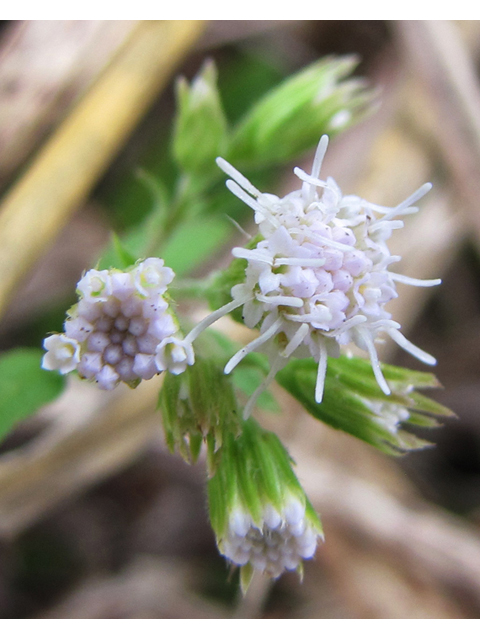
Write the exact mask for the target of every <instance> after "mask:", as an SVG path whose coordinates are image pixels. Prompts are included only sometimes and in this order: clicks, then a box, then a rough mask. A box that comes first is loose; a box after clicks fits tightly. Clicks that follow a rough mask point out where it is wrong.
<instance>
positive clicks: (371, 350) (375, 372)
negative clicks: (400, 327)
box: [357, 327, 395, 396]
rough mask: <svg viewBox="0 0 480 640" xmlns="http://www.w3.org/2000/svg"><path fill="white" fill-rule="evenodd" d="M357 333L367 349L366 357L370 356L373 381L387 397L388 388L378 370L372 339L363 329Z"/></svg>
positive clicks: (378, 365)
mask: <svg viewBox="0 0 480 640" xmlns="http://www.w3.org/2000/svg"><path fill="white" fill-rule="evenodd" d="M357 331H358V333H359V335H360V336H361V338H362V339H363V342H364V343H365V346H366V347H367V351H368V355H369V356H370V362H371V363H372V369H373V375H374V376H375V380H376V381H377V384H378V386H379V387H380V389H381V390H382V391H383V393H384V394H385V395H387V396H389V395H390V393H391V392H390V388H389V386H388V384H387V381H386V380H385V378H384V376H383V373H382V370H381V368H380V362H379V360H378V354H377V350H376V349H375V344H374V342H373V338H372V336H371V335H370V334H369V333H368V331H367V330H366V329H364V328H363V327H359V328H358V329H357ZM391 331H395V329H391Z"/></svg>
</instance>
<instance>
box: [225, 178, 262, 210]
mask: <svg viewBox="0 0 480 640" xmlns="http://www.w3.org/2000/svg"><path fill="white" fill-rule="evenodd" d="M225 184H226V185H227V188H228V189H229V190H230V191H231V192H232V193H233V195H234V196H237V198H239V199H240V200H242V201H243V202H244V203H245V204H246V205H247V206H248V207H250V208H251V209H253V210H254V211H257V209H259V208H260V207H259V204H258V202H257V201H256V200H255V198H252V196H249V195H248V193H246V192H245V191H244V190H243V189H242V187H240V186H239V185H238V184H237V183H236V182H234V181H233V180H227V182H226V183H225Z"/></svg>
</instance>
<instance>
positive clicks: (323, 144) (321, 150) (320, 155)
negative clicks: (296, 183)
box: [312, 135, 328, 178]
mask: <svg viewBox="0 0 480 640" xmlns="http://www.w3.org/2000/svg"><path fill="white" fill-rule="evenodd" d="M327 147H328V136H327V135H323V136H322V137H321V138H320V142H319V143H318V147H317V150H316V151H315V157H314V159H313V164H312V177H314V178H318V176H319V175H320V171H321V169H322V164H323V159H324V158H325V153H326V152H327Z"/></svg>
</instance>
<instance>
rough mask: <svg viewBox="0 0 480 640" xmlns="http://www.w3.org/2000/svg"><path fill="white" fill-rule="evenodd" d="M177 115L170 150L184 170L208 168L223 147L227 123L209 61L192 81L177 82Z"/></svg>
mask: <svg viewBox="0 0 480 640" xmlns="http://www.w3.org/2000/svg"><path fill="white" fill-rule="evenodd" d="M177 100H178V109H177V118H176V122H175V133H174V138H173V152H174V157H175V159H176V161H177V162H178V164H179V166H180V167H181V168H182V169H183V170H184V171H186V172H187V173H198V172H200V171H202V170H206V171H208V170H209V169H210V168H211V167H212V166H213V163H214V161H215V158H216V156H217V155H218V154H219V153H222V152H223V150H224V149H225V144H226V136H227V124H226V118H225V115H224V112H223V108H222V104H221V101H220V96H219V93H218V89H217V70H216V68H215V65H214V63H213V61H208V62H207V63H206V64H205V65H204V66H203V68H202V69H201V71H200V73H199V74H198V75H197V76H196V78H195V79H194V80H193V82H192V83H191V85H188V82H187V81H186V80H185V78H180V79H179V81H178V84H177Z"/></svg>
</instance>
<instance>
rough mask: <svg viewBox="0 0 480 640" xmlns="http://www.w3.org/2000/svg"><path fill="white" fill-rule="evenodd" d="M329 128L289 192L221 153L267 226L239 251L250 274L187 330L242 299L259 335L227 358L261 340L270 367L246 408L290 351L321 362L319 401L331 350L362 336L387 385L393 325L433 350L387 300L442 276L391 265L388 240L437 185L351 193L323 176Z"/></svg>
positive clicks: (398, 338) (400, 339) (232, 185)
mask: <svg viewBox="0 0 480 640" xmlns="http://www.w3.org/2000/svg"><path fill="white" fill-rule="evenodd" d="M327 144H328V137H327V136H323V137H322V138H321V140H320V143H319V145H318V148H317V152H316V154H315V158H314V161H313V168H312V172H311V174H307V173H305V172H304V171H302V170H301V169H299V168H296V169H295V170H294V172H295V174H296V175H297V176H298V177H299V178H300V180H301V181H302V186H301V188H300V189H298V190H297V191H293V192H292V193H289V194H288V195H286V196H284V197H283V198H279V197H278V196H275V195H272V194H268V193H261V192H260V191H259V190H258V189H256V187H254V186H253V185H252V184H251V183H250V182H249V181H248V180H247V178H245V177H244V176H243V175H242V174H241V173H239V172H238V171H237V170H236V169H235V168H234V167H232V166H231V165H230V164H229V163H228V162H226V161H225V160H223V159H222V158H218V159H217V163H218V165H219V167H220V168H221V169H222V170H223V171H225V173H227V174H228V175H229V176H230V178H231V179H230V180H227V187H228V188H229V189H230V191H231V192H232V193H233V194H234V195H236V196H237V197H238V198H240V199H241V200H242V201H243V202H245V203H246V204H247V205H248V206H249V207H251V208H252V209H253V211H254V215H255V222H256V223H257V224H258V226H259V231H260V234H261V235H262V236H263V239H261V240H260V241H259V242H258V243H257V245H256V246H255V247H253V248H250V249H246V248H242V247H237V248H235V249H233V251H232V253H233V255H234V256H235V257H236V258H242V259H244V260H246V261H247V267H246V269H245V280H244V282H243V283H241V284H239V285H236V286H234V287H233V289H232V298H233V300H232V302H231V303H229V304H227V305H225V306H224V307H222V308H221V309H219V310H217V311H215V312H214V313H212V314H211V315H210V316H209V317H207V318H206V319H204V320H203V321H202V322H201V323H200V324H199V325H197V327H195V328H194V329H193V330H192V331H191V332H190V334H189V336H187V340H193V339H195V338H196V336H198V335H199V333H200V332H201V331H202V330H203V329H204V328H206V327H207V326H209V325H210V324H211V323H212V322H214V321H215V320H217V319H218V318H220V317H221V316H222V315H225V314H226V313H230V312H231V311H233V310H234V309H236V308H238V307H242V315H243V318H244V321H245V324H246V325H247V326H249V327H250V328H254V327H258V329H259V331H260V335H259V336H258V337H257V338H255V339H254V340H253V341H252V342H251V343H250V344H248V345H247V346H246V347H244V348H243V349H241V350H240V351H239V352H238V353H237V354H236V355H235V356H233V358H231V360H230V361H229V362H228V363H227V365H226V367H225V373H230V372H231V371H232V369H233V368H234V367H235V366H236V365H237V364H238V363H239V362H240V361H241V360H242V359H243V358H244V357H245V356H246V355H247V354H248V353H250V352H252V351H254V350H259V349H262V350H264V351H266V352H267V353H268V355H269V358H270V364H271V371H270V375H269V376H267V378H266V380H265V382H264V383H263V384H262V385H261V387H260V388H259V389H258V390H257V392H255V394H254V395H253V396H252V397H251V398H250V401H249V403H248V405H247V407H246V411H245V415H246V416H248V415H249V413H250V411H251V409H252V407H253V405H254V403H255V401H256V398H257V397H258V395H259V393H261V391H262V390H263V389H264V388H265V386H266V385H267V384H269V382H270V381H271V380H272V379H273V378H274V376H275V375H276V373H277V372H278V371H279V370H280V369H281V368H282V367H283V366H284V365H285V364H286V363H287V362H288V359H289V358H290V357H291V356H295V357H299V358H303V357H309V356H312V357H313V358H314V360H315V361H316V362H317V363H318V375H317V384H316V392H315V399H316V401H317V402H321V400H322V396H323V387H324V380H325V373H326V367H327V356H328V355H331V356H338V355H339V347H340V346H341V345H347V344H349V343H352V342H353V343H355V344H356V345H357V346H358V347H360V348H361V349H363V350H365V351H366V352H367V353H368V355H369V357H370V360H371V363H372V367H373V371H374V373H375V377H376V379H377V382H378V384H379V386H380V387H381V389H382V390H383V391H384V393H385V394H387V395H388V394H389V393H390V389H389V387H388V385H387V382H386V380H385V378H384V376H383V374H382V371H381V368H380V364H379V361H378V357H377V353H376V348H375V342H376V341H377V340H381V339H382V338H383V337H384V336H385V335H388V336H390V337H391V338H392V339H393V340H394V341H395V342H397V344H399V346H401V347H402V348H403V349H405V350H406V351H409V352H410V353H411V354H412V355H414V356H415V357H416V358H418V359H420V360H422V361H423V362H425V363H426V364H435V359H434V358H433V357H432V356H430V355H429V354H427V353H425V352H424V351H422V350H421V349H419V348H418V347H415V346H414V345H413V344H412V343H411V342H409V341H408V340H407V339H406V338H405V337H404V336H403V334H402V333H400V331H399V329H400V325H399V324H398V323H397V322H395V321H394V320H392V318H391V314H390V313H389V312H388V311H387V310H386V309H385V305H386V304H387V303H388V302H389V301H390V300H392V299H393V298H395V297H397V295H398V294H397V291H396V283H397V282H400V283H404V284H408V285H415V286H433V285H437V284H440V280H417V279H414V278H408V277H406V276H402V275H400V274H397V273H394V272H391V271H389V267H390V265H391V264H393V263H395V262H398V261H399V259H400V258H399V257H397V256H392V255H391V254H390V251H389V249H388V246H387V243H386V241H387V240H388V238H389V237H390V235H391V233H392V230H394V229H398V228H401V227H402V226H403V222H402V221H401V220H398V219H396V218H398V217H399V216H402V215H407V214H411V213H414V212H416V211H417V210H418V209H417V208H416V207H414V206H412V205H414V204H415V202H416V201H417V200H419V199H420V198H421V197H422V196H423V195H425V194H426V193H427V192H428V191H429V190H430V188H431V186H432V185H431V184H430V183H427V184H425V185H423V186H422V187H420V189H418V190H417V191H416V192H415V193H413V194H412V195H411V196H410V197H409V198H407V199H406V200H405V201H404V202H402V203H401V204H399V205H398V206H396V207H393V208H388V207H381V206H377V205H374V204H371V203H369V202H367V201H365V200H363V199H362V198H360V197H358V196H353V195H349V196H344V195H342V192H341V190H340V188H339V187H338V185H337V184H336V182H335V181H334V180H333V178H327V180H325V181H324V180H321V179H320V178H319V175H320V169H321V165H322V161H323V158H324V155H325V152H326V149H327Z"/></svg>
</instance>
